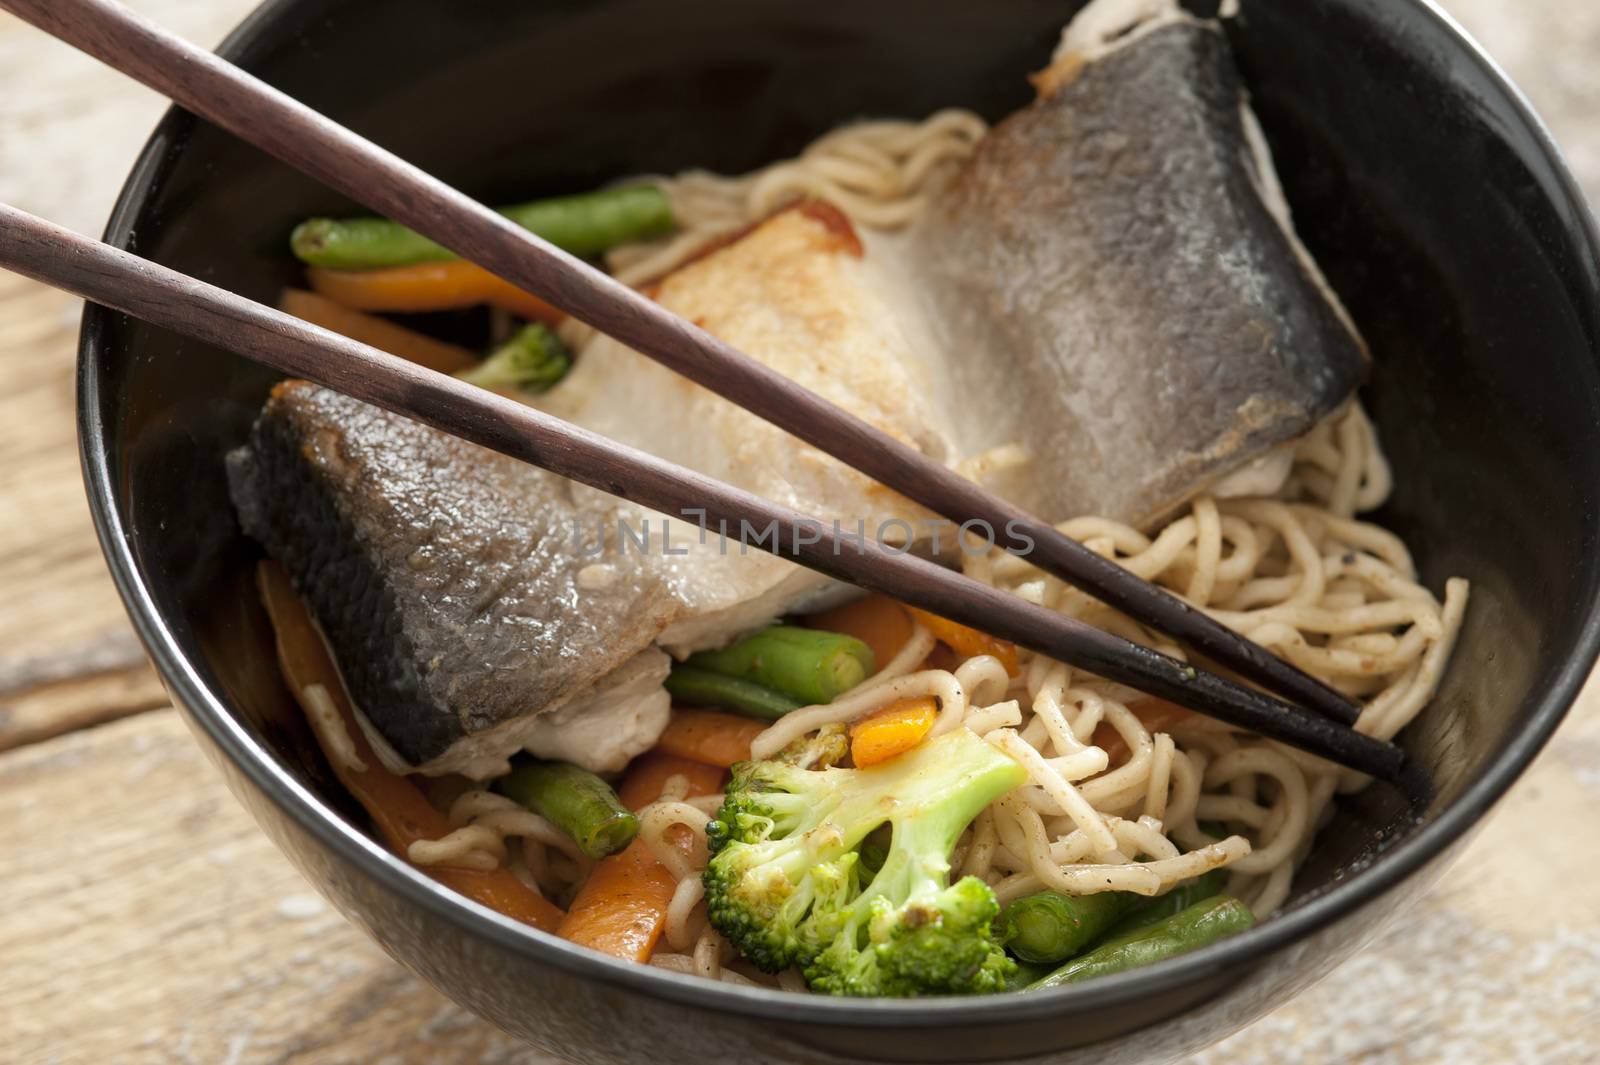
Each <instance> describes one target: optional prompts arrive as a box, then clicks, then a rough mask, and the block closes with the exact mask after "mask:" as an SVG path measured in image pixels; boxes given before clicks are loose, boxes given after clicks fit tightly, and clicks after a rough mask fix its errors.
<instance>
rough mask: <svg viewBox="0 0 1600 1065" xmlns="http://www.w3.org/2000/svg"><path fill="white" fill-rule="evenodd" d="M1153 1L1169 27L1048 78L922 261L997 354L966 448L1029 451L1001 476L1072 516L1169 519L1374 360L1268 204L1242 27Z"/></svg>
mask: <svg viewBox="0 0 1600 1065" xmlns="http://www.w3.org/2000/svg"><path fill="white" fill-rule="evenodd" d="M1117 2H1118V0H1110V2H1107V0H1099V2H1098V3H1097V4H1096V5H1093V7H1092V8H1091V9H1089V11H1091V12H1092V11H1094V8H1099V9H1100V10H1099V12H1097V13H1098V14H1101V15H1104V14H1106V13H1108V12H1107V10H1106V9H1107V8H1111V7H1114V6H1116V4H1117ZM1122 6H1123V7H1124V8H1128V7H1129V6H1130V5H1128V4H1126V3H1123V5H1122ZM1134 6H1135V7H1137V6H1139V5H1134ZM1142 7H1143V8H1144V9H1146V11H1145V15H1152V14H1153V17H1154V19H1155V24H1153V25H1144V26H1142V27H1140V28H1139V29H1138V30H1137V31H1136V32H1130V33H1128V34H1127V35H1126V37H1125V38H1123V39H1122V41H1123V43H1115V44H1111V45H1109V46H1107V47H1106V48H1105V49H1104V50H1103V51H1099V52H1098V53H1092V54H1087V55H1086V54H1082V53H1070V52H1069V53H1067V54H1063V55H1061V56H1059V58H1058V59H1057V61H1056V62H1055V63H1053V64H1052V66H1051V67H1050V68H1049V69H1048V70H1046V71H1045V72H1043V73H1042V74H1041V75H1039V76H1037V77H1036V78H1035V84H1036V85H1039V86H1040V87H1041V89H1042V90H1043V92H1042V95H1041V96H1040V98H1039V99H1037V100H1036V101H1035V102H1034V103H1032V104H1031V105H1029V106H1028V107H1026V108H1024V109H1023V110H1021V111H1019V112H1017V113H1016V114H1014V115H1012V116H1010V117H1009V118H1007V119H1005V120H1004V121H1003V122H1001V123H1000V124H999V125H997V126H996V127H995V128H994V129H993V130H991V131H990V133H989V134H988V136H986V137H985V138H984V140H983V141H982V142H981V143H980V145H979V147H978V150H977V152H976V153H975V155H974V156H973V157H972V158H971V159H970V160H969V161H968V162H967V164H966V165H965V166H964V167H963V168H962V169H961V170H960V171H959V172H958V174H957V176H956V177H955V178H954V179H953V180H952V183H951V184H950V185H949V187H948V188H947V189H946V190H945V191H944V193H943V194H942V195H940V196H938V197H936V198H935V200H934V202H933V204H932V206H931V207H930V209H929V211H928V212H927V214H926V215H925V217H924V219H923V220H922V221H921V223H920V225H919V226H918V228H917V230H916V231H915V232H914V233H913V234H911V235H910V236H909V237H908V238H906V240H905V242H904V246H903V247H902V249H901V258H902V261H903V262H905V263H906V268H907V270H908V272H909V273H910V274H911V275H913V276H914V277H915V278H916V279H917V281H918V282H919V290H920V292H921V294H922V298H923V300H924V303H925V306H926V307H927V308H928V313H929V315H930V317H931V318H932V319H933V320H934V322H935V325H934V326H933V329H934V330H935V331H936V332H937V333H938V334H939V338H940V340H941V342H942V343H943V345H944V346H945V348H946V349H947V350H949V351H961V350H973V351H981V352H983V358H982V359H967V360H962V359H957V358H953V357H952V358H949V359H947V360H946V362H947V365H948V380H947V381H946V383H945V386H944V387H945V388H946V389H947V394H948V395H950V396H952V397H958V398H959V401H960V402H962V403H964V404H966V405H967V406H968V408H969V409H970V410H972V411H975V412H978V415H977V416H976V417H970V418H963V419H955V421H956V424H958V425H959V426H960V427H961V428H962V429H963V430H964V431H965V432H966V433H967V435H965V436H964V437H963V438H962V440H961V445H962V447H963V449H964V450H966V451H968V452H976V451H979V450H982V449H984V448H987V447H993V446H997V445H1000V444H1004V443H1008V442H1012V441H1017V442H1020V443H1021V444H1022V445H1023V447H1024V448H1025V449H1026V450H1027V451H1028V452H1029V454H1030V456H1031V458H1032V461H1031V462H1030V463H1028V464H1027V465H1026V466H1025V467H1023V468H1022V469H1021V470H1019V471H1017V472H1016V475H1014V476H1012V477H1009V478H1007V477H1005V476H1001V477H998V478H996V479H994V480H992V481H991V482H990V485H991V487H993V488H995V489H996V490H997V491H999V492H1000V493H1001V494H1002V495H1005V496H1007V497H1009V498H1011V499H1012V500H1013V501H1014V502H1016V503H1018V504H1020V505H1022V506H1024V507H1026V508H1028V509H1030V510H1032V511H1034V512H1035V513H1038V514H1039V515H1041V516H1042V517H1045V518H1047V519H1049V520H1052V521H1060V520H1064V519H1066V518H1070V517H1076V516H1079V515H1084V514H1096V515H1101V516H1104V517H1109V518H1113V519H1116V520H1120V521H1125V522H1129V523H1131V524H1135V525H1147V524H1149V523H1151V522H1153V521H1155V520H1157V519H1159V518H1161V517H1163V516H1165V515H1166V514H1167V513H1169V512H1170V511H1172V510H1173V509H1174V508H1175V507H1176V506H1178V505H1179V504H1181V503H1182V502H1183V501H1184V500H1186V499H1188V498H1189V497H1191V496H1193V495H1194V494H1196V493H1197V492H1198V491H1201V490H1202V489H1203V488H1204V487H1205V486H1206V485H1207V484H1209V483H1211V482H1213V481H1215V480H1216V479H1218V478H1219V477H1221V476H1223V475H1225V474H1227V473H1229V472H1230V471H1232V470H1235V469H1238V468H1239V467H1241V466H1244V465H1245V464H1247V463H1248V462H1250V461H1251V460H1252V459H1255V458H1257V457H1259V456H1261V455H1262V454H1263V453H1264V452H1266V451H1267V450H1268V449H1270V448H1272V447H1273V446H1274V445H1277V444H1280V443H1282V442H1284V441H1288V440H1291V439H1293V438H1295V437H1298V436H1300V435H1302V434H1303V433H1305V432H1306V431H1308V430H1309V429H1310V428H1311V427H1312V426H1313V425H1315V424H1316V423H1317V422H1318V421H1319V420H1321V419H1322V418H1324V417H1326V416H1328V415H1330V414H1332V413H1333V412H1335V411H1336V410H1337V409H1339V408H1340V407H1341V406H1342V405H1343V404H1344V403H1345V401H1346V400H1347V399H1348V398H1349V397H1350V395H1351V394H1352V393H1353V391H1354V390H1355V388H1356V387H1358V385H1359V384H1360V383H1361V382H1362V380H1363V379H1364V376H1365V373H1366V370H1367V363H1368V359H1367V354H1366V349H1365V346H1364V344H1363V343H1362V341H1361V339H1360V337H1359V336H1358V335H1357V334H1356V332H1355V331H1354V328H1353V326H1352V325H1351V324H1350V322H1349V319H1348V317H1347V316H1346V315H1345V313H1344V311H1343V308H1342V307H1340V306H1339V304H1338V302H1337V298H1336V297H1335V296H1333V295H1332V293H1331V291H1330V290H1328V289H1327V287H1326V283H1325V282H1324V281H1323V279H1322V277H1321V275H1320V273H1319V272H1318V271H1317V269H1316V267H1315V265H1314V263H1312V261H1311V259H1310V257H1309V255H1307V254H1306V253H1305V252H1304V249H1303V248H1301V247H1300V245H1299V243H1298V241H1297V240H1296V239H1295V237H1294V236H1293V233H1292V231H1291V230H1289V229H1287V228H1286V226H1285V225H1284V224H1282V223H1280V221H1279V218H1278V216H1277V214H1276V213H1275V211H1274V204H1273V203H1271V202H1269V200H1270V199H1274V198H1276V195H1277V185H1276V176H1275V174H1274V173H1273V172H1272V171H1271V160H1270V158H1263V157H1260V156H1258V155H1256V154H1255V153H1254V151H1253V149H1254V148H1255V147H1256V144H1257V143H1259V142H1253V141H1252V138H1251V137H1250V134H1249V130H1248V128H1247V123H1248V122H1250V121H1252V119H1250V118H1249V117H1247V114H1246V110H1245V109H1246V107H1247V104H1246V98H1245V92H1244V88H1243V85H1242V83H1241V81H1240V79H1239V76H1238V73H1237V71H1236V70H1235V67H1234V65H1233V61H1232V58H1231V55H1230V51H1229V48H1228V44H1227V41H1226V39H1225V38H1224V36H1223V34H1222V33H1221V31H1220V28H1219V27H1218V26H1217V25H1216V24H1215V23H1213V22H1202V21H1200V20H1197V19H1194V18H1192V17H1189V16H1187V15H1183V14H1181V13H1180V12H1179V11H1178V9H1176V7H1175V6H1174V5H1171V4H1162V3H1154V4H1151V3H1145V4H1143V5H1142ZM1109 13H1110V14H1113V15H1114V14H1115V12H1109ZM1086 14H1087V12H1086ZM1079 17H1080V19H1082V18H1085V17H1086V16H1085V15H1080V16H1079ZM1138 17H1144V16H1138ZM1068 35H1069V37H1068V39H1069V40H1070V39H1071V36H1072V28H1071V27H1069V30H1068ZM1262 168H1264V169H1262ZM1283 217H1284V219H1285V221H1286V220H1287V211H1286V208H1285V209H1283ZM1040 471H1046V472H1047V473H1048V476H1040Z"/></svg>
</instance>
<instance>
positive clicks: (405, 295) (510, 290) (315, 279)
mask: <svg viewBox="0 0 1600 1065" xmlns="http://www.w3.org/2000/svg"><path fill="white" fill-rule="evenodd" d="M306 281H307V282H308V283H309V284H310V285H311V287H312V288H313V289H315V290H316V291H317V292H319V293H321V294H322V295H324V296H326V297H328V298H329V299H331V300H333V301H334V302H335V303H338V304H342V305H343V306H345V307H349V308H351V309H353V310H358V311H453V310H457V309H459V308H462V307H476V306H477V305H478V304H480V303H490V304H493V305H494V306H496V307H500V308H503V309H505V310H508V311H510V312H511V313H512V314H518V315H521V316H522V317H524V318H532V319H534V320H536V321H540V322H545V323H547V324H550V325H554V324H555V323H556V322H559V321H560V320H561V319H562V317H563V315H562V313H561V312H560V311H558V310H556V309H555V308H554V307H552V306H550V305H549V304H548V303H546V302H545V301H544V300H542V299H540V298H539V297H538V296H535V295H533V294H532V293H531V292H524V291H522V289H520V288H518V287H517V286H515V285H513V284H512V283H511V282H509V281H506V280H503V279H501V278H499V277H496V276H495V275H494V274H491V273H490V272H489V271H487V270H485V269H484V268H483V267H481V266H478V265H476V264H474V263H469V262H467V261H466V260H465V259H452V260H450V261H448V262H442V263H417V264H415V265H413V266H391V267H385V268H383V269H381V270H329V269H327V268H326V267H322V266H311V267H307V268H306Z"/></svg>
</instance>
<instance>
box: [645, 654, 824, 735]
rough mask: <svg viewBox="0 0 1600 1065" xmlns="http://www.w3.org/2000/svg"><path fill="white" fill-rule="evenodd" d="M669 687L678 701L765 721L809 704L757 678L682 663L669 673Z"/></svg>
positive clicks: (773, 719)
mask: <svg viewBox="0 0 1600 1065" xmlns="http://www.w3.org/2000/svg"><path fill="white" fill-rule="evenodd" d="M666 689H667V692H668V693H669V694H671V696H672V698H673V701H674V702H677V703H681V704H683V705H684V706H716V707H721V708H722V709H724V710H732V711H733V712H734V713H736V714H743V715H744V716H746V717H755V718H760V719H761V720H762V721H776V720H778V718H780V717H782V716H783V715H784V714H787V713H788V712H789V711H791V710H798V709H800V707H802V706H804V705H805V704H804V703H802V702H801V701H800V700H798V699H791V698H790V697H789V696H787V695H785V694H783V693H782V692H775V691H773V690H772V689H771V688H764V687H762V686H761V685H759V684H756V683H754V682H753V681H748V680H740V679H739V678H738V677H730V676H727V675H726V674H723V673H713V672H711V670H709V669H696V668H694V667H693V666H687V665H684V664H683V663H681V662H680V663H678V664H676V665H674V666H673V667H672V672H671V673H669V674H667V683H666Z"/></svg>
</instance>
